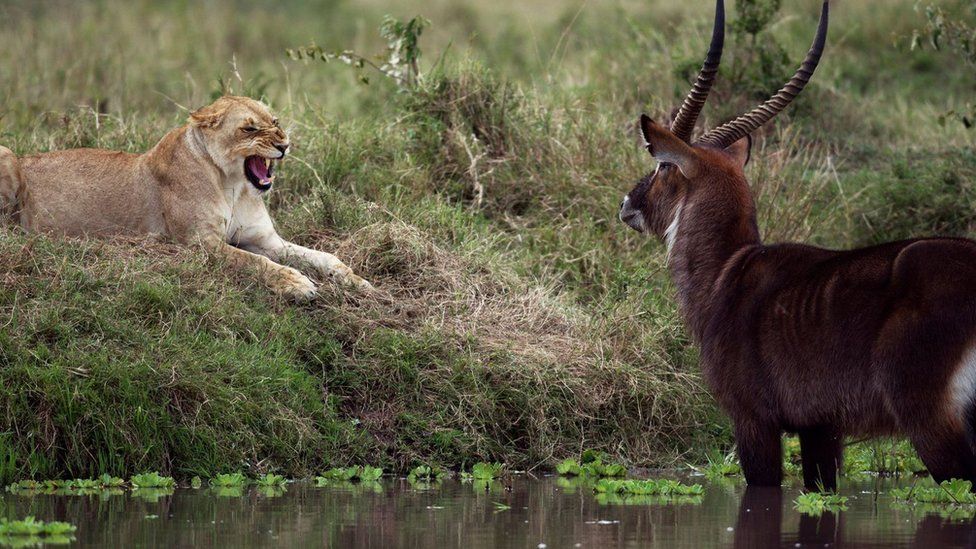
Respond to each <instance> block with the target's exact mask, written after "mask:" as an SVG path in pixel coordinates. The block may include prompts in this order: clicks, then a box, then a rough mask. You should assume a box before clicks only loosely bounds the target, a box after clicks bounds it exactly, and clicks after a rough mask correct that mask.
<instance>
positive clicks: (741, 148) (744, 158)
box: [725, 135, 752, 168]
mask: <svg viewBox="0 0 976 549" xmlns="http://www.w3.org/2000/svg"><path fill="white" fill-rule="evenodd" d="M725 152H726V153H727V154H728V155H729V156H731V157H732V160H734V161H735V163H736V164H737V165H738V166H739V167H740V168H745V167H746V164H748V163H749V159H750V158H752V136H751V135H746V136H745V137H743V138H742V139H740V140H738V141H736V142H735V143H732V144H731V145H729V146H728V147H725Z"/></svg>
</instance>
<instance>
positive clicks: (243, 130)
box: [241, 126, 258, 133]
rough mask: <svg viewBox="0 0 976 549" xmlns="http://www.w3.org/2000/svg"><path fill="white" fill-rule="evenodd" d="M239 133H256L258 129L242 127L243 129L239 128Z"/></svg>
mask: <svg viewBox="0 0 976 549" xmlns="http://www.w3.org/2000/svg"><path fill="white" fill-rule="evenodd" d="M241 131H242V132H247V133H251V132H256V131H258V129H257V128H255V127H254V126H245V127H243V128H241Z"/></svg>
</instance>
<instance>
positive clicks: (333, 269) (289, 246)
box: [277, 240, 373, 291]
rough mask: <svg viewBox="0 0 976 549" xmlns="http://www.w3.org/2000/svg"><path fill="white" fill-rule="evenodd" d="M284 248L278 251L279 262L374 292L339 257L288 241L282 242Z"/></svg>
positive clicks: (368, 284)
mask: <svg viewBox="0 0 976 549" xmlns="http://www.w3.org/2000/svg"><path fill="white" fill-rule="evenodd" d="M281 242H282V246H281V247H280V248H279V249H278V250H277V256H278V260H279V261H282V262H284V263H287V264H289V265H294V266H296V267H299V268H303V267H306V266H307V267H310V268H312V269H314V270H315V271H317V272H318V273H319V274H321V275H322V276H328V277H333V278H336V279H338V280H339V281H341V282H342V283H344V284H348V285H350V286H355V287H356V288H359V289H361V290H367V291H368V290H372V289H373V285H372V284H370V283H369V282H367V281H366V279H364V278H362V277H360V276H359V275H357V274H356V273H354V272H353V270H352V269H350V268H349V267H348V266H347V265H346V264H345V263H343V262H342V261H340V260H339V258H338V257H336V256H334V255H332V254H330V253H328V252H321V251H319V250H313V249H311V248H306V247H305V246H299V245H298V244H294V243H292V242H288V241H287V240H281Z"/></svg>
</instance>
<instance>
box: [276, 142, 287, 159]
mask: <svg viewBox="0 0 976 549" xmlns="http://www.w3.org/2000/svg"><path fill="white" fill-rule="evenodd" d="M274 148H276V149H278V150H279V151H281V158H284V157H285V155H286V154H288V143H285V144H284V145H281V144H278V145H275V146H274Z"/></svg>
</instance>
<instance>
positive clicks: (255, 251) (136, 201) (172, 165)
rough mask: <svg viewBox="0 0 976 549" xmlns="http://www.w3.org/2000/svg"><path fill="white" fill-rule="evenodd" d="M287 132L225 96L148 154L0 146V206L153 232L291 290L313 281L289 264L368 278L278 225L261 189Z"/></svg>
mask: <svg viewBox="0 0 976 549" xmlns="http://www.w3.org/2000/svg"><path fill="white" fill-rule="evenodd" d="M288 147H289V142H288V136H287V135H286V134H285V132H284V131H283V130H282V129H281V128H280V127H279V125H278V119H277V118H275V117H274V116H273V115H272V114H271V112H270V111H269V110H268V107H266V106H265V105H264V104H262V103H260V102H258V101H255V100H253V99H249V98H247V97H234V96H225V97H221V98H220V99H218V100H217V101H216V102H214V103H213V104H212V105H209V106H207V107H203V108H202V109H199V110H197V111H195V112H193V113H192V114H190V118H189V121H188V123H187V124H186V125H185V126H182V127H180V128H177V129H175V130H172V131H171V132H169V133H167V134H166V135H165V136H164V137H163V139H162V140H161V141H160V142H159V143H158V144H156V146H155V147H153V148H152V150H150V151H149V152H146V153H145V154H131V153H124V152H113V151H105V150H95V149H72V150H67V151H56V152H49V153H45V154H38V155H32V156H26V157H23V158H17V157H16V156H14V154H13V153H12V152H11V151H10V149H6V148H4V147H0V209H2V210H4V211H6V212H8V213H9V214H12V215H13V216H14V218H15V219H16V220H18V221H19V223H20V224H21V225H22V226H23V227H24V228H25V229H26V230H28V231H49V232H57V233H62V234H71V235H96V236H97V235H119V234H127V235H160V236H163V237H167V238H170V239H172V240H175V241H177V242H180V243H184V244H193V245H202V246H204V247H205V248H206V249H208V250H211V251H214V252H217V253H218V254H220V255H222V256H224V257H226V258H227V259H228V260H229V261H230V262H231V264H232V265H235V266H244V265H250V266H252V267H256V270H257V272H258V273H259V274H260V276H261V277H262V279H263V281H264V282H265V283H266V284H267V285H268V286H270V287H271V288H272V289H273V290H274V291H276V292H278V293H280V294H283V295H285V296H288V297H291V298H297V299H304V298H309V297H311V296H312V295H313V294H314V293H315V284H314V283H313V282H312V281H311V280H309V279H308V278H307V277H305V276H304V275H303V274H302V273H300V272H298V271H297V270H295V269H294V268H292V267H286V266H284V265H280V264H279V263H286V264H288V265H291V266H293V267H298V268H301V269H308V270H311V271H312V272H313V273H315V274H317V275H321V276H334V277H336V278H337V279H339V280H340V281H342V282H345V283H347V284H351V285H353V286H357V287H360V288H363V289H370V288H371V286H370V284H369V283H368V282H366V281H365V280H363V279H362V278H360V277H358V276H356V275H355V274H354V273H353V272H352V270H351V269H350V268H349V267H347V266H346V265H344V264H343V263H342V262H341V261H339V259H337V258H336V257H335V256H334V255H332V254H328V253H325V252H320V251H316V250H311V249H308V248H305V247H302V246H299V245H297V244H292V243H291V242H288V241H286V240H284V239H282V238H281V237H280V236H278V233H277V232H276V231H275V228H274V224H273V223H272V221H271V217H270V216H269V215H268V210H267V209H266V208H265V205H264V201H263V200H262V197H263V195H264V194H265V193H266V192H267V191H268V190H270V189H271V184H272V182H273V181H274V175H273V171H274V164H275V162H276V161H277V160H280V159H282V158H284V157H285V155H286V154H287V153H288Z"/></svg>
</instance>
